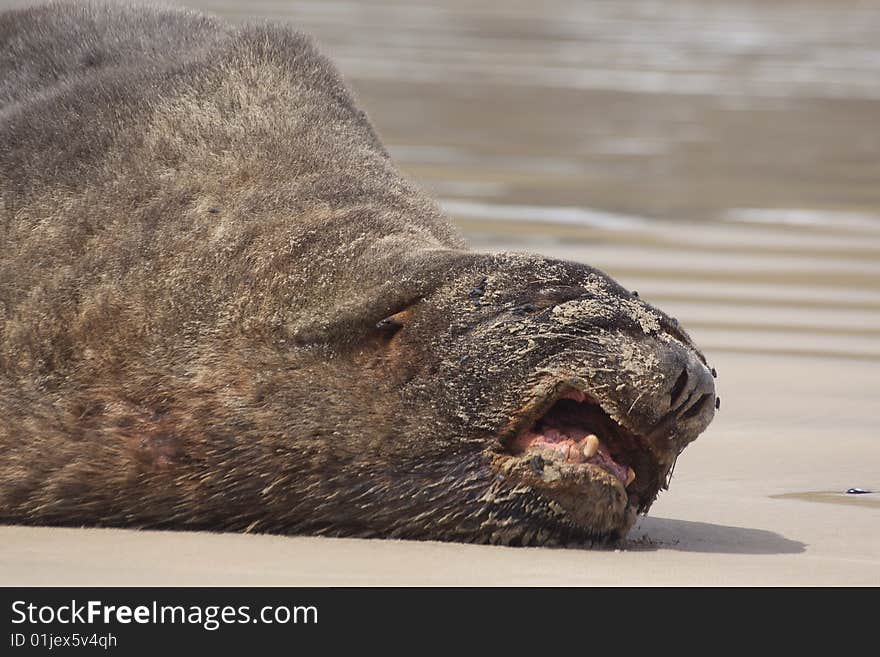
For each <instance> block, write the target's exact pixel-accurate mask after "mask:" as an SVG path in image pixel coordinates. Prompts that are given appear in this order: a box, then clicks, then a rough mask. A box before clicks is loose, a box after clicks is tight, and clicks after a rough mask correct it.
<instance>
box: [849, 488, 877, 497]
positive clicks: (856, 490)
mask: <svg viewBox="0 0 880 657" xmlns="http://www.w3.org/2000/svg"><path fill="white" fill-rule="evenodd" d="M873 492H874V491H872V490H867V489H865V488H847V489H846V494H847V495H867V494H868V493H873Z"/></svg>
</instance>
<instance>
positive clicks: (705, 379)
mask: <svg viewBox="0 0 880 657" xmlns="http://www.w3.org/2000/svg"><path fill="white" fill-rule="evenodd" d="M677 356H678V358H675V359H674V360H673V362H674V363H675V367H676V369H673V371H672V376H670V377H668V380H670V381H673V384H672V387H671V388H670V389H669V391H668V393H665V394H663V395H661V398H660V399H658V400H657V401H658V402H659V403H661V404H662V405H665V406H666V408H665V410H664V415H665V420H666V421H672V422H677V423H688V424H690V423H694V424H700V425H708V424H709V422H710V421H711V419H712V417H713V416H714V414H715V409H716V407H717V397H716V396H715V380H714V376H713V375H712V370H711V369H709V367H707V366H706V364H705V363H703V362H702V361H701V360H700V359H699V358H697V357H696V356H695V355H694V354H693V353H680V354H677Z"/></svg>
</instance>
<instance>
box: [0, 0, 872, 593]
mask: <svg viewBox="0 0 880 657" xmlns="http://www.w3.org/2000/svg"><path fill="white" fill-rule="evenodd" d="M23 4H31V3H30V2H27V0H0V8H5V7H8V6H11V5H23ZM183 4H189V5H192V6H197V7H199V8H201V9H207V10H210V11H214V12H217V13H221V14H224V15H227V16H229V17H231V18H232V19H234V20H238V19H243V18H246V17H247V18H252V17H273V18H281V19H283V20H288V21H291V22H293V23H295V24H296V25H298V26H299V27H300V28H301V29H303V30H305V31H308V32H310V33H312V34H314V35H315V36H316V37H317V38H318V40H319V42H320V43H321V45H322V46H323V47H324V49H325V50H326V51H327V52H328V53H329V54H330V55H331V56H332V57H333V58H334V59H335V60H336V61H337V62H338V64H339V66H340V68H341V69H342V71H343V73H344V75H345V76H346V77H347V79H348V80H349V82H350V83H351V84H352V85H353V87H354V88H355V90H356V92H357V94H358V96H359V97H360V99H361V102H362V104H363V105H364V107H365V108H366V109H367V111H368V113H369V114H370V116H371V118H372V119H373V121H374V122H375V124H376V125H377V127H378V129H379V132H380V134H381V135H382V138H383V139H384V141H385V142H386V143H387V144H388V145H389V148H390V150H391V152H392V154H393V155H394V157H395V159H396V160H397V161H398V162H400V163H401V164H402V166H403V167H404V169H405V170H406V171H407V172H408V173H409V174H410V175H411V176H412V177H413V178H414V179H415V180H417V181H418V182H419V183H421V184H422V185H424V186H425V187H426V188H427V189H429V190H430V191H431V192H432V193H433V194H434V195H435V196H437V197H438V198H439V199H440V200H441V203H442V204H443V205H444V207H446V209H447V210H448V212H449V214H450V216H452V217H453V218H454V219H455V220H456V221H457V222H458V223H459V225H460V226H461V227H462V229H463V231H464V232H465V234H466V235H467V236H468V237H469V238H470V239H471V241H472V242H473V244H474V245H475V246H476V247H477V248H480V249H486V250H501V249H512V250H529V251H539V252H543V253H545V254H548V255H553V256H558V257H564V258H570V259H574V260H579V261H583V262H587V263H590V264H593V265H596V266H599V267H600V268H602V269H604V270H606V271H607V272H608V273H610V274H611V275H613V276H614V277H616V278H618V279H619V280H620V281H621V283H623V284H624V285H626V286H628V287H630V288H633V289H637V290H639V292H640V293H641V294H642V296H643V297H644V298H646V299H648V300H650V301H652V302H656V303H657V305H658V306H660V307H661V308H663V309H664V310H666V311H667V312H669V313H670V314H672V315H675V316H677V317H678V318H679V319H681V321H682V322H683V324H684V325H685V327H686V328H687V329H688V330H689V331H690V332H691V333H692V335H693V336H694V338H695V339H696V341H697V343H698V344H699V345H700V346H701V347H702V348H703V349H704V350H705V352H706V354H707V356H708V357H709V359H710V361H711V362H712V364H713V365H715V366H716V367H717V369H718V371H719V373H720V378H719V380H718V387H719V394H720V396H721V399H722V408H721V412H720V413H719V415H718V417H717V419H716V421H715V422H714V423H713V424H712V426H711V427H710V428H709V430H708V431H707V432H706V433H705V434H704V435H703V436H702V437H701V438H700V439H699V440H698V441H697V442H696V443H694V444H693V445H692V446H691V447H689V448H688V449H687V450H686V451H685V452H684V454H683V455H682V457H681V459H680V461H679V463H678V467H677V468H676V471H675V477H674V479H673V481H672V486H671V489H670V490H669V491H668V492H666V493H664V494H663V495H661V497H660V498H659V500H658V501H657V503H656V505H655V506H654V508H653V509H652V511H651V515H650V516H649V517H647V518H645V519H642V520H640V522H639V524H638V525H637V527H636V529H635V530H634V531H633V533H632V535H631V537H630V541H629V543H628V544H627V545H625V546H624V549H622V550H620V551H608V550H604V551H600V550H580V549H567V550H551V549H509V548H497V547H482V546H468V545H455V544H438V543H418V542H400V541H379V540H373V541H363V540H338V539H318V538H299V537H274V536H253V535H252V536H241V535H218V534H205V533H177V532H136V531H119V530H94V529H51V528H22V527H0V546H2V547H0V584H4V585H14V584H47V585H52V584H56V585H57V584H84V585H98V584H107V585H122V584H145V585H160V584H165V585H177V584H204V585H220V584H256V585H285V584H303V585H305V584H329V585H341V584H353V585H362V584H486V585H508V584H559V585H572V584H580V585H623V584H658V585H684V584H724V585H737V584H841V585H844V584H846V585H859V584H865V585H875V586H876V585H880V493H875V494H872V495H862V496H853V495H846V494H844V493H843V491H845V490H846V489H848V488H851V487H860V488H867V489H872V490H876V491H880V435H878V430H877V426H878V423H877V420H876V413H877V409H878V400H880V380H878V371H880V186H878V184H877V180H878V175H880V139H878V137H877V131H876V120H877V116H878V112H880V70H878V69H880V64H878V62H880V45H878V41H877V39H876V35H877V33H878V29H880V2H865V1H864V0H858V1H857V0H841V1H840V2H833V3H831V2H827V1H825V0H792V1H791V2H786V3H784V6H783V5H782V4H779V3H765V2H757V1H756V0H717V1H716V2H712V3H705V2H703V1H702V0H662V1H658V2H651V1H644V0H643V1H640V2H626V1H624V0H621V1H620V2H613V3H609V2H601V3H592V2H587V0H547V1H546V2H542V3H528V2H505V3H498V2H489V1H488V0H467V1H464V0H445V1H444V2H436V1H432V2H427V1H424V2H419V1H416V0H383V2H381V3H362V2H349V1H346V0H343V1H340V2H328V3H325V2H314V1H307V0H302V1H295V2H287V1H281V0H265V1H263V2H260V3H243V2H236V1H234V0H192V1H191V2H184V3H183Z"/></svg>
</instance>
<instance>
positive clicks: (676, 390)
mask: <svg viewBox="0 0 880 657" xmlns="http://www.w3.org/2000/svg"><path fill="white" fill-rule="evenodd" d="M687 383H688V375H687V370H686V369H684V370H682V371H681V374H679V375H678V378H677V379H676V380H675V385H674V386H672V390H670V391H669V409H670V410H672V411H674V410H675V409H677V408H678V407H679V406H680V405H681V403H682V401H684V396H685V392H687Z"/></svg>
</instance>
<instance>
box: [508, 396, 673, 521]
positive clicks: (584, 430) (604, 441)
mask: <svg viewBox="0 0 880 657" xmlns="http://www.w3.org/2000/svg"><path fill="white" fill-rule="evenodd" d="M659 442H660V443H661V444H662V441H659ZM503 443H504V447H503V452H504V455H505V457H506V462H505V461H504V459H502V465H501V468H502V471H506V472H508V473H510V474H513V473H514V472H516V473H517V474H518V475H519V479H521V480H523V482H524V483H527V484H528V485H530V486H532V487H533V488H535V489H536V490H538V491H539V492H541V493H542V494H545V495H548V496H550V497H551V498H554V499H557V500H558V501H559V502H560V503H562V505H563V506H564V507H566V508H567V509H568V510H569V511H572V510H574V511H575V513H574V515H575V516H580V517H581V519H583V520H587V519H588V518H589V516H591V515H593V514H594V513H600V512H602V511H600V510H597V509H596V505H597V504H601V500H602V499H605V500H608V499H610V502H609V503H610V504H611V506H614V507H622V513H624V515H626V516H627V517H628V519H627V520H626V523H627V524H630V523H631V522H633V521H634V520H635V514H636V513H638V512H645V511H647V510H648V507H650V505H651V503H652V502H653V501H654V499H655V498H656V496H657V493H658V492H659V490H660V489H661V488H666V483H667V479H668V476H669V474H670V473H671V467H672V464H673V462H674V458H670V455H666V454H664V453H663V452H662V451H661V450H659V449H658V446H657V445H658V441H657V439H656V437H654V436H651V437H649V436H644V435H639V434H637V433H635V432H633V431H631V430H629V429H628V428H626V427H624V426H622V425H621V424H620V423H618V422H617V421H615V420H614V419H613V418H612V417H611V416H610V415H609V414H608V413H607V412H606V411H605V410H604V409H603V408H602V406H601V405H600V404H599V403H598V402H597V401H596V400H594V399H593V398H591V397H590V396H589V395H588V394H587V393H585V392H583V391H581V390H579V389H575V388H573V387H569V386H563V387H562V389H557V390H556V391H554V392H552V393H551V394H548V395H544V396H543V399H540V400H537V401H535V402H534V403H532V404H530V408H529V409H528V410H527V411H526V412H525V413H524V414H523V415H522V416H521V417H520V419H519V421H518V422H517V426H516V427H515V428H513V429H512V430H511V432H510V433H509V434H508V438H507V439H505V440H504V441H503ZM608 489H614V495H613V496H612V497H611V498H609V497H608V495H607V491H608ZM602 490H605V491H606V494H603V493H602ZM560 493H561V494H562V495H561V497H560V495H559V494H560Z"/></svg>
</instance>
